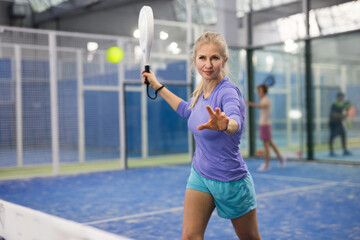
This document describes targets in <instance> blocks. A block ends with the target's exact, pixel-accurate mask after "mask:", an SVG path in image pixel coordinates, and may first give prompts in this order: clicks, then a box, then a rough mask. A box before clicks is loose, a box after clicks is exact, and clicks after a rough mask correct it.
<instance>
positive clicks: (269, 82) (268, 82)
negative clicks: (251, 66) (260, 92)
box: [263, 74, 275, 87]
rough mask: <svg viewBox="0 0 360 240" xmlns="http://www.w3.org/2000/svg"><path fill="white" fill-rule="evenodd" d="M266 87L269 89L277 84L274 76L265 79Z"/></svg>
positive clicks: (270, 75)
mask: <svg viewBox="0 0 360 240" xmlns="http://www.w3.org/2000/svg"><path fill="white" fill-rule="evenodd" d="M263 84H264V85H265V86H267V87H271V86H273V85H274V84H275V77H274V75H272V74H269V75H267V76H266V78H265V79H264V83H263Z"/></svg>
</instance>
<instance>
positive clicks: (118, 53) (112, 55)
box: [106, 47, 124, 63]
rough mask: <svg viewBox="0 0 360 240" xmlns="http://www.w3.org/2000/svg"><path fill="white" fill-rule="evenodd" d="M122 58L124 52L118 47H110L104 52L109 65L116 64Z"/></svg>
mask: <svg viewBox="0 0 360 240" xmlns="http://www.w3.org/2000/svg"><path fill="white" fill-rule="evenodd" d="M123 58H124V51H123V50H122V49H121V48H119V47H110V48H109V49H108V50H106V59H107V60H108V61H109V62H111V63H118V62H120V61H121V60H123Z"/></svg>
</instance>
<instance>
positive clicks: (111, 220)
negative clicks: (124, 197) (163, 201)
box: [83, 207, 183, 225]
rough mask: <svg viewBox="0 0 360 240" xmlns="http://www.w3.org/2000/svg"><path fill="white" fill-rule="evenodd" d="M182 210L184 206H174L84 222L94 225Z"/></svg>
mask: <svg viewBox="0 0 360 240" xmlns="http://www.w3.org/2000/svg"><path fill="white" fill-rule="evenodd" d="M182 210H183V207H174V208H168V209H164V210H159V211H153V212H145V213H139V214H133V215H128V216H123V217H115V218H109V219H104V220H98V221H92V222H86V223H83V224H86V225H92V224H98V223H106V222H114V221H119V220H126V219H131V218H138V217H145V216H152V215H158V214H162V213H168V212H177V211H182Z"/></svg>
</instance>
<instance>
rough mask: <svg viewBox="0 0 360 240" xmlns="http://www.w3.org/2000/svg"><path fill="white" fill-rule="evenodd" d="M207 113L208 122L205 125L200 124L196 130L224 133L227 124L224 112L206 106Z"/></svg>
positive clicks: (227, 119)
mask: <svg viewBox="0 0 360 240" xmlns="http://www.w3.org/2000/svg"><path fill="white" fill-rule="evenodd" d="M206 109H207V111H208V112H209V121H208V122H207V123H204V124H201V125H199V126H198V127H197V129H198V130H204V129H209V130H218V131H225V130H226V129H227V127H228V124H229V120H230V119H229V118H228V117H227V116H226V115H225V113H224V112H221V111H220V108H218V107H217V108H215V112H214V110H213V109H212V108H211V107H210V106H209V105H208V106H206Z"/></svg>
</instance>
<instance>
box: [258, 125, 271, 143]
mask: <svg viewBox="0 0 360 240" xmlns="http://www.w3.org/2000/svg"><path fill="white" fill-rule="evenodd" d="M259 130H260V139H261V140H262V141H270V140H271V126H270V125H260V127H259Z"/></svg>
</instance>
